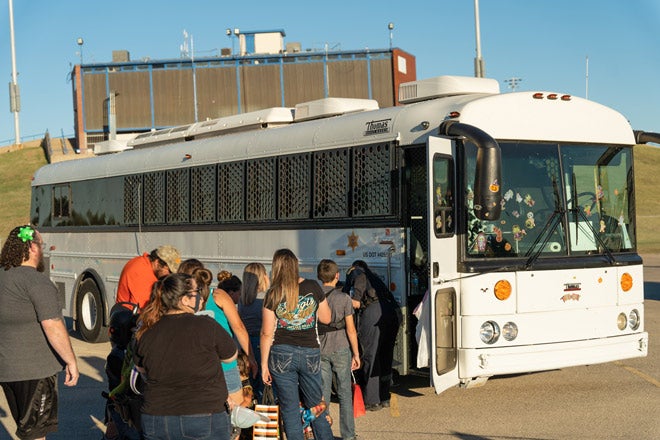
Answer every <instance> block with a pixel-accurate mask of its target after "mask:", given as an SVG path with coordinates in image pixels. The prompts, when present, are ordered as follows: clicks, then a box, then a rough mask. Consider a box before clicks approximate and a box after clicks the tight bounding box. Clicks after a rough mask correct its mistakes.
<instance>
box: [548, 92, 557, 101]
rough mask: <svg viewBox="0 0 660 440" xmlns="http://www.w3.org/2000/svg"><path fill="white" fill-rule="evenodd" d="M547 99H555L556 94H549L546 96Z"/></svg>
mask: <svg viewBox="0 0 660 440" xmlns="http://www.w3.org/2000/svg"><path fill="white" fill-rule="evenodd" d="M548 99H552V100H555V99H557V94H556V93H550V94H549V95H548Z"/></svg>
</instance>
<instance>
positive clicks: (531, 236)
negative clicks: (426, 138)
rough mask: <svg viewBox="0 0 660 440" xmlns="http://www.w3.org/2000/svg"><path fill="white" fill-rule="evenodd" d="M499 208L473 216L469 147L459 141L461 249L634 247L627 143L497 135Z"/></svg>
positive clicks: (571, 251)
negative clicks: (487, 215)
mask: <svg viewBox="0 0 660 440" xmlns="http://www.w3.org/2000/svg"><path fill="white" fill-rule="evenodd" d="M499 144H500V148H501V150H502V182H501V183H500V184H501V190H502V195H503V199H502V214H501V216H500V218H499V219H498V220H494V221H485V220H479V219H478V218H477V216H476V215H475V210H477V209H480V207H479V206H476V205H475V204H474V202H473V188H472V186H473V182H474V172H475V164H476V158H477V148H476V147H475V146H474V145H472V144H470V143H467V144H466V145H465V147H466V148H465V151H466V155H465V162H464V163H465V168H464V170H465V177H466V178H465V180H464V182H465V183H464V191H463V193H464V194H465V198H464V202H465V204H466V209H467V215H466V218H465V221H466V222H467V224H466V240H465V246H466V255H467V256H468V257H472V258H509V257H521V258H529V257H544V256H565V255H585V254H592V253H608V254H611V253H615V252H623V251H630V250H633V249H634V248H635V235H634V233H635V225H634V199H633V197H632V194H633V192H632V191H633V174H632V151H631V149H630V148H626V147H621V146H605V145H577V144H554V143H552V144H551V143H524V142H506V141H501V142H500V143H499Z"/></svg>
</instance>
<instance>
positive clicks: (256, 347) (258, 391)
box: [250, 335, 264, 402]
mask: <svg viewBox="0 0 660 440" xmlns="http://www.w3.org/2000/svg"><path fill="white" fill-rule="evenodd" d="M250 345H251V346H252V350H253V352H254V358H255V359H256V360H257V365H258V366H259V373H258V374H257V377H252V375H250V384H252V391H254V398H255V399H257V402H261V396H262V395H263V393H264V382H263V380H262V379H261V336H259V335H257V336H250Z"/></svg>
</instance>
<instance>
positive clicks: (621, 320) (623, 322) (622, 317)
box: [616, 313, 628, 330]
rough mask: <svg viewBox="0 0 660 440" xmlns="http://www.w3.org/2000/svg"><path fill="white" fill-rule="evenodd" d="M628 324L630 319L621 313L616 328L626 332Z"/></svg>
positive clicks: (617, 318)
mask: <svg viewBox="0 0 660 440" xmlns="http://www.w3.org/2000/svg"><path fill="white" fill-rule="evenodd" d="M626 324H628V317H627V316H626V314H625V313H619V316H617V317H616V326H617V327H618V328H619V330H625V328H626Z"/></svg>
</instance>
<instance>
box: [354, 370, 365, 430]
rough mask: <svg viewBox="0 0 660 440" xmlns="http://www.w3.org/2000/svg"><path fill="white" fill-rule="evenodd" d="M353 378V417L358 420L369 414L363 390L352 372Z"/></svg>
mask: <svg viewBox="0 0 660 440" xmlns="http://www.w3.org/2000/svg"><path fill="white" fill-rule="evenodd" d="M351 376H353V381H352V383H351V388H352V389H353V417H355V418H356V419H357V418H358V417H362V416H363V415H365V414H366V413H367V410H366V408H365V407H364V399H363V398H362V388H360V385H358V384H357V383H356V382H355V375H353V372H352V371H351Z"/></svg>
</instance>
